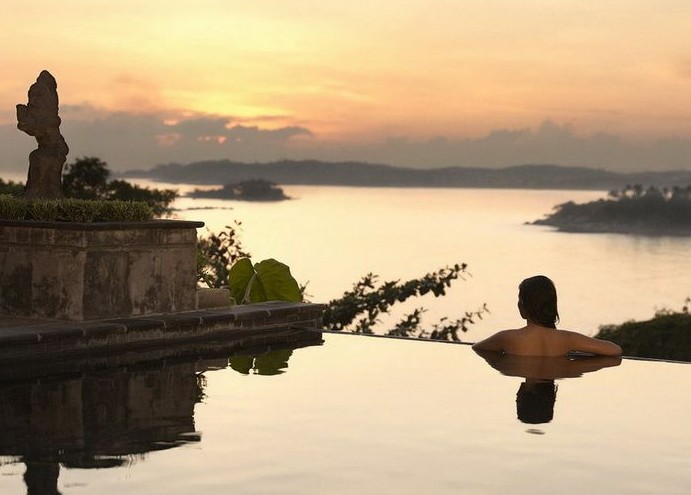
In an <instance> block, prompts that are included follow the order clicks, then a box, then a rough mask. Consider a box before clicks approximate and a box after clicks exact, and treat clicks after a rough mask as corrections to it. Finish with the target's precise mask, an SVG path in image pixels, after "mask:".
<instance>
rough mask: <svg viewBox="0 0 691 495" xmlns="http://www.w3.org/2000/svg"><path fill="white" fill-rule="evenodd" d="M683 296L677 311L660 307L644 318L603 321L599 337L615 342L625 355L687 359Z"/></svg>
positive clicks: (690, 326)
mask: <svg viewBox="0 0 691 495" xmlns="http://www.w3.org/2000/svg"><path fill="white" fill-rule="evenodd" d="M690 305H691V299H689V298H687V299H686V302H685V304H684V306H683V307H682V309H681V311H671V310H662V311H658V312H657V313H656V314H655V317H654V318H652V319H650V320H647V321H628V322H626V323H623V324H621V325H604V326H602V327H600V331H599V332H598V334H597V335H596V337H597V338H599V339H605V340H610V341H612V342H615V343H616V344H619V346H621V348H622V349H623V351H624V355H626V356H636V357H645V358H654V359H673V360H677V361H691V314H689V306H690Z"/></svg>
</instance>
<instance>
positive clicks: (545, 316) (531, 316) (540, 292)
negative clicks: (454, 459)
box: [518, 275, 559, 328]
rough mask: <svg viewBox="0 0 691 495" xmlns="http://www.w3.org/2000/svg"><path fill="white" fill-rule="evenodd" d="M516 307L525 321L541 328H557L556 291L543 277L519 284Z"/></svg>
mask: <svg viewBox="0 0 691 495" xmlns="http://www.w3.org/2000/svg"><path fill="white" fill-rule="evenodd" d="M518 307H519V310H520V312H521V316H522V317H523V318H525V319H526V320H528V321H530V322H532V323H536V324H538V325H542V326H543V327H549V328H556V327H557V322H558V321H559V312H558V311H557V289H556V287H554V283H553V282H552V281H551V280H550V279H549V278H547V277H545V276H544V275H537V276H535V277H530V278H526V279H525V280H524V281H523V282H521V284H520V285H519V286H518Z"/></svg>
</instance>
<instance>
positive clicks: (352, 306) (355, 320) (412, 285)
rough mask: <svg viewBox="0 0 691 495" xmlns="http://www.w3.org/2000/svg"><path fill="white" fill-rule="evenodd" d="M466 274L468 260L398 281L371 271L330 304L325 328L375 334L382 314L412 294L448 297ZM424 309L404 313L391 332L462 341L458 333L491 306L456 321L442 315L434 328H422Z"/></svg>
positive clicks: (391, 333) (466, 328) (324, 318)
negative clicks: (428, 329) (379, 278)
mask: <svg viewBox="0 0 691 495" xmlns="http://www.w3.org/2000/svg"><path fill="white" fill-rule="evenodd" d="M465 275H469V273H468V271H467V265H466V264H465V263H463V264H455V265H453V266H452V267H448V266H447V267H444V268H442V269H440V270H438V271H436V272H432V273H428V274H426V275H424V276H423V277H421V278H418V279H412V280H408V281H406V282H400V281H398V280H396V281H388V282H383V283H378V277H377V275H374V274H372V273H368V274H367V275H365V276H364V277H362V278H361V279H360V280H359V281H358V282H356V283H355V284H354V286H353V289H352V290H350V291H347V292H345V293H344V294H343V296H341V297H340V298H338V299H334V300H332V301H330V302H329V303H328V307H327V309H326V310H325V312H324V316H323V321H324V327H325V328H328V329H330V330H336V331H341V330H345V331H350V332H353V333H361V334H373V333H374V327H375V325H376V324H378V323H380V321H381V320H380V316H381V315H384V314H388V313H389V312H390V311H391V309H392V307H393V306H394V305H396V304H398V303H403V302H405V301H406V300H408V299H409V298H411V297H420V296H424V295H427V294H430V293H431V294H433V295H434V296H435V297H440V296H444V295H446V290H447V289H448V288H449V287H450V286H451V284H452V283H453V282H454V281H455V280H457V279H459V278H460V279H462V280H465ZM424 312H425V310H424V309H423V308H417V309H415V310H414V311H413V312H412V313H410V314H408V315H406V316H404V317H403V319H402V320H401V321H399V322H398V323H397V324H396V325H395V326H394V328H393V329H391V330H389V331H388V332H387V335H391V336H400V337H416V338H430V339H436V340H453V341H459V340H460V339H459V337H458V332H459V331H462V332H466V331H467V330H468V326H469V325H472V324H473V323H475V321H476V320H477V319H481V318H482V317H483V315H484V314H485V313H487V312H489V310H488V309H487V305H483V306H482V307H481V308H480V309H478V310H476V311H472V312H466V313H465V315H464V316H463V317H461V318H458V319H456V320H453V321H451V320H449V319H448V318H442V319H441V320H440V321H439V322H438V323H436V324H434V325H433V327H432V330H430V331H427V330H424V329H423V328H422V327H421V322H422V314H423V313H424Z"/></svg>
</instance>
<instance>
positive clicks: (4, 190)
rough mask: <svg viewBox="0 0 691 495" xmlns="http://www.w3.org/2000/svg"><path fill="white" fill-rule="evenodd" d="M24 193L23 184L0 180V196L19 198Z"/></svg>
mask: <svg viewBox="0 0 691 495" xmlns="http://www.w3.org/2000/svg"><path fill="white" fill-rule="evenodd" d="M23 191H24V184H22V183H21V182H14V181H12V180H11V181H8V182H5V181H4V180H2V179H0V194H8V195H10V196H19V195H20V194H21V193H22V192H23Z"/></svg>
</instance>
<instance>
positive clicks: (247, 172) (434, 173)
mask: <svg viewBox="0 0 691 495" xmlns="http://www.w3.org/2000/svg"><path fill="white" fill-rule="evenodd" d="M121 175H122V176H123V177H132V178H134V177H139V178H148V179H152V180H157V181H161V182H171V183H187V184H213V185H219V184H227V183H233V182H240V181H246V180H251V179H263V180H267V181H271V182H275V183H278V184H282V185H337V186H360V187H487V188H525V189H595V190H599V189H613V188H620V187H622V186H623V185H626V184H643V185H645V186H649V185H654V186H657V187H671V186H674V185H686V184H690V183H691V171H688V170H672V171H664V172H636V173H619V172H610V171H607V170H602V169H594V168H587V167H563V166H559V165H549V164H543V165H515V166H511V167H506V168H501V169H485V168H469V167H447V168H437V169H428V170H422V169H412V168H404V167H395V166H392V165H382V164H369V163H362V162H323V161H318V160H303V161H292V160H284V161H278V162H270V163H251V164H250V163H240V162H232V161H229V160H218V161H202V162H195V163H190V164H188V165H181V164H176V163H172V164H167V165H158V166H156V167H154V168H153V169H150V170H132V171H127V172H123V173H122V174H121Z"/></svg>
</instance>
